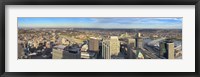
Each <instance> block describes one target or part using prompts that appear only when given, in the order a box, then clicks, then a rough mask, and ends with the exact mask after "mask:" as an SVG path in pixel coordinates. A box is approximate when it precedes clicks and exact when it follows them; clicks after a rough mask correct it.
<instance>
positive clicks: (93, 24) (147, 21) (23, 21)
mask: <svg viewBox="0 0 200 77" xmlns="http://www.w3.org/2000/svg"><path fill="white" fill-rule="evenodd" d="M18 28H105V29H109V28H116V29H117V28H119V29H120V28H127V29H130V28H144V29H152V28H154V29H182V18H181V17H167V18H166V17H159V18H157V17H148V18H141V17H140V18H139V17H138V18H135V17H134V18H131V17H97V18H92V17H90V18H89V17H72V18H67V17H66V18H65V17H18Z"/></svg>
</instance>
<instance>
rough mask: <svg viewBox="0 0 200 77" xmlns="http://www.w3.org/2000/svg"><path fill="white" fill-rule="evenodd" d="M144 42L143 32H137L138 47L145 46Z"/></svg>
mask: <svg viewBox="0 0 200 77" xmlns="http://www.w3.org/2000/svg"><path fill="white" fill-rule="evenodd" d="M142 43H143V40H142V38H141V34H140V33H137V35H136V48H142V47H143V45H142Z"/></svg>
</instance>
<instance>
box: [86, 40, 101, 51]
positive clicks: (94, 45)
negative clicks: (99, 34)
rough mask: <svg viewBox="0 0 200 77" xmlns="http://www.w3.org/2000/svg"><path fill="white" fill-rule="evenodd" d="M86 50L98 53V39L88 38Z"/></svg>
mask: <svg viewBox="0 0 200 77" xmlns="http://www.w3.org/2000/svg"><path fill="white" fill-rule="evenodd" d="M88 48H89V49H88V50H89V51H94V52H98V51H99V39H97V38H95V37H90V39H89V44H88Z"/></svg>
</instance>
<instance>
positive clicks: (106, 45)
mask: <svg viewBox="0 0 200 77" xmlns="http://www.w3.org/2000/svg"><path fill="white" fill-rule="evenodd" d="M102 58H103V59H111V55H110V41H109V40H103V41H102Z"/></svg>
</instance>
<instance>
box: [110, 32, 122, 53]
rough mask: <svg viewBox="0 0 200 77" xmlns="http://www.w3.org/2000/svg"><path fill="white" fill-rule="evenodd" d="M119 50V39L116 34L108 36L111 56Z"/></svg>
mask: <svg viewBox="0 0 200 77" xmlns="http://www.w3.org/2000/svg"><path fill="white" fill-rule="evenodd" d="M119 52H120V41H119V39H118V37H117V36H111V37H110V53H111V56H112V55H113V56H117V55H118V54H119Z"/></svg>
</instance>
